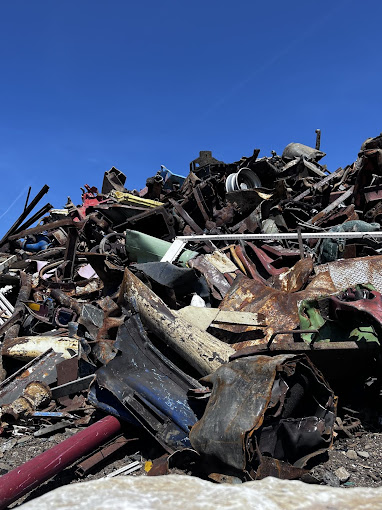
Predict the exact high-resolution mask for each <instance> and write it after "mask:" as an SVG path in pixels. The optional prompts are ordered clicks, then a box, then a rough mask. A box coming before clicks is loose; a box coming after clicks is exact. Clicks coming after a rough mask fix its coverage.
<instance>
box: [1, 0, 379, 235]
mask: <svg viewBox="0 0 382 510" xmlns="http://www.w3.org/2000/svg"><path fill="white" fill-rule="evenodd" d="M381 15H382V3H381V2H380V1H377V0H364V1H363V2H359V1H355V0H353V1H352V0H347V1H334V0H332V1H327V0H322V1H321V2H310V1H307V0H305V1H302V0H290V1H288V2H286V1H279V0H275V1H268V2H253V1H249V0H247V1H242V0H236V1H235V2H233V1H230V2H228V1H226V0H219V1H218V0H204V1H200V0H193V1H192V2H185V1H182V0H177V1H175V0H162V1H161V2H158V1H153V0H146V1H142V2H129V1H127V0H126V1H125V0H107V1H106V0H102V1H101V0H77V1H73V0H67V1H66V2H56V1H52V0H33V1H30V0H12V1H7V2H5V1H2V2H0V64H1V79H0V91H1V94H0V98H1V99H0V100H1V109H0V171H1V177H2V196H1V202H0V232H4V231H6V230H7V229H8V227H9V226H10V225H11V224H12V223H13V221H14V220H15V219H16V218H17V216H18V215H19V214H20V212H21V209H22V207H23V203H24V200H25V196H26V192H27V189H28V186H30V185H31V186H32V195H33V194H35V193H37V191H38V190H39V189H40V188H41V187H42V185H43V184H45V183H46V184H48V185H49V186H50V187H51V189H50V191H49V193H48V195H47V200H49V201H50V202H51V203H52V204H53V205H54V206H55V207H61V206H62V205H64V203H65V202H66V198H67V196H68V195H70V196H71V197H72V199H73V201H74V202H75V203H79V202H80V189H79V188H80V186H83V185H84V184H85V183H87V184H90V185H96V186H99V187H101V184H102V178H103V173H104V171H105V170H108V169H109V168H110V167H111V166H113V165H114V166H116V167H117V168H119V169H120V170H122V171H123V172H125V173H126V175H127V187H128V188H130V189H133V188H137V189H140V188H142V187H143V186H144V185H145V181H146V178H147V177H149V176H152V175H154V174H155V173H156V171H157V170H159V168H160V165H161V164H164V165H166V166H167V167H168V168H170V169H171V170H172V171H173V172H175V173H180V174H184V175H185V174H187V173H188V169H189V162H190V161H191V160H193V159H195V158H196V157H197V156H198V154H199V151H200V150H212V151H213V155H214V156H215V157H216V158H217V159H220V160H223V161H226V162H232V161H236V160H238V159H239V158H240V157H241V156H243V155H250V154H251V153H252V151H253V149H254V148H257V147H258V148H260V149H261V153H260V156H265V155H270V151H271V150H273V149H274V150H276V151H277V152H278V153H281V152H282V150H283V148H284V147H285V145H287V144H288V143H290V142H301V143H305V144H308V145H314V143H315V133H314V131H315V129H316V128H320V129H321V130H322V144H321V148H322V150H324V151H325V152H327V154H328V155H327V156H326V158H325V159H323V160H322V163H326V164H327V165H328V167H329V169H331V170H335V169H336V168H337V167H338V166H344V165H346V164H348V163H351V162H352V161H354V160H355V158H356V156H357V152H358V150H359V147H360V145H361V143H362V142H363V140H364V139H365V138H367V137H369V136H376V135H377V134H379V133H380V132H381V131H382V107H381V90H382V87H381V81H382V67H381V56H380V55H381V47H382V45H381V38H382V35H381V34H382V31H381V29H380V20H381ZM17 197H19V199H18V200H16V199H17ZM44 203H45V202H44V200H43V201H42V202H41V205H43V204H44ZM12 204H13V205H12Z"/></svg>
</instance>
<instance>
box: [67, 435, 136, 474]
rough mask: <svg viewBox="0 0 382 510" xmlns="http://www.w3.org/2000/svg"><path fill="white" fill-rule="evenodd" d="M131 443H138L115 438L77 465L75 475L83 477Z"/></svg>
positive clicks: (123, 438) (134, 439)
mask: <svg viewBox="0 0 382 510" xmlns="http://www.w3.org/2000/svg"><path fill="white" fill-rule="evenodd" d="M133 441H138V438H132V439H127V438H126V437H123V436H120V437H117V438H116V439H114V440H113V441H112V443H109V444H108V445H107V446H104V447H103V448H102V449H101V450H99V451H98V452H96V453H95V454H94V455H91V456H90V457H88V458H87V459H85V460H83V461H82V462H80V463H79V464H78V465H77V469H76V474H77V475H79V476H85V475H87V474H88V473H89V471H91V470H92V469H93V468H94V467H95V466H97V465H98V464H100V463H101V462H104V461H105V459H107V458H108V457H110V455H113V454H114V453H116V452H117V451H118V450H120V449H121V448H124V447H125V446H126V445H129V444H130V443H132V442H133Z"/></svg>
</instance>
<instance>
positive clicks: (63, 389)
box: [52, 374, 95, 400]
mask: <svg viewBox="0 0 382 510" xmlns="http://www.w3.org/2000/svg"><path fill="white" fill-rule="evenodd" d="M94 378H95V375H94V374H93V375H87V376H86V377H82V378H81V379H76V380H75V381H71V382H68V383H65V384H61V386H56V387H55V388H52V398H53V399H54V400H56V399H58V398H61V397H66V396H68V395H72V394H73V393H79V392H80V391H83V390H87V389H88V388H89V386H90V384H91V383H92V381H93V380H94Z"/></svg>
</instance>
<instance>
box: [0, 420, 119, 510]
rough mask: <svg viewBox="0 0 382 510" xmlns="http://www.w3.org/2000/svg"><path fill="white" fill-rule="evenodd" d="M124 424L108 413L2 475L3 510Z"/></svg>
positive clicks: (0, 496) (0, 494)
mask: <svg viewBox="0 0 382 510" xmlns="http://www.w3.org/2000/svg"><path fill="white" fill-rule="evenodd" d="M120 428H121V424H120V422H119V421H118V420H117V418H115V417H114V416H107V417H106V418H102V420H100V421H97V422H96V423H94V424H93V425H90V427H87V428H86V429H85V430H81V432H78V433H77V434H75V435H74V436H72V437H70V438H69V439H66V440H65V441H63V442H62V443H60V444H58V445H56V446H54V447H53V448H51V449H50V450H47V451H46V452H44V453H41V454H40V455H37V457H35V458H34V459H31V460H29V461H28V462H25V464H22V465H21V466H19V467H17V468H15V469H12V471H10V472H9V473H7V474H5V475H3V476H2V477H1V478H0V510H4V509H5V508H6V507H7V506H8V505H10V504H11V503H13V502H14V501H16V500H17V499H19V498H21V496H23V495H24V494H27V493H28V492H30V491H31V490H32V489H34V488H35V487H38V486H39V485H41V484H42V483H43V482H45V481H46V480H49V478H52V477H53V476H54V475H56V474H57V473H60V472H61V471H63V470H64V469H65V468H66V467H67V466H69V465H70V464H72V463H73V462H74V461H76V460H77V459H79V458H80V457H83V456H84V455H86V454H87V453H89V452H91V451H93V450H94V449H95V448H97V447H98V446H99V445H100V444H101V443H103V442H104V441H106V439H108V438H110V437H111V436H112V435H114V434H116V433H117V432H118V431H119V430H120Z"/></svg>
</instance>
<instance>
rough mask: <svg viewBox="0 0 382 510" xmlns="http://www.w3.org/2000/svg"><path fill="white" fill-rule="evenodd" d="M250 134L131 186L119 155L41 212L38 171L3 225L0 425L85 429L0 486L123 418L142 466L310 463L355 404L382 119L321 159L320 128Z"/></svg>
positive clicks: (11, 487) (373, 262) (371, 327)
mask: <svg viewBox="0 0 382 510" xmlns="http://www.w3.org/2000/svg"><path fill="white" fill-rule="evenodd" d="M259 153H260V150H258V149H256V150H254V152H253V154H252V155H251V156H249V157H242V158H241V159H239V160H238V161H236V162H234V163H224V162H223V161H219V160H217V159H215V158H214V157H212V154H211V152H208V151H202V152H200V156H199V157H198V158H197V159H195V160H194V161H192V162H191V164H190V171H189V173H188V174H187V175H186V176H183V175H178V174H175V173H173V172H171V171H170V170H168V169H167V168H166V167H165V166H163V165H162V166H161V168H160V170H159V171H158V172H157V173H156V174H155V175H154V176H152V177H149V178H148V179H147V182H146V186H145V188H143V189H142V190H141V191H139V192H138V191H136V190H130V189H128V187H127V186H128V178H127V176H126V175H124V174H123V173H122V172H121V171H119V170H117V169H116V168H114V167H113V168H111V170H109V171H107V172H106V173H105V175H104V179H103V184H102V188H101V190H100V191H99V189H98V188H96V187H94V186H93V187H91V186H89V185H85V187H84V189H82V203H81V204H80V205H77V206H76V205H74V203H73V202H72V201H71V200H70V199H69V200H68V203H67V204H66V205H65V207H63V208H62V209H54V208H53V207H52V205H51V204H49V203H48V204H46V205H45V206H43V207H42V208H40V209H39V210H38V211H37V212H35V213H34V214H33V211H34V209H35V207H36V206H37V204H39V202H40V201H41V199H42V197H43V196H44V195H45V194H46V192H47V191H48V189H49V188H48V186H44V187H43V188H42V190H41V191H40V192H39V193H38V194H37V195H36V197H35V198H34V199H33V200H31V201H30V203H29V194H28V199H27V203H26V204H25V207H24V210H23V212H22V214H21V215H20V217H19V219H18V220H17V221H16V222H15V223H14V225H13V226H12V227H11V228H10V229H9V231H8V232H7V233H6V234H5V235H4V237H3V238H2V239H1V241H0V252H1V254H0V257H1V260H0V271H1V273H0V309H1V316H0V335H1V344H0V345H1V357H0V360H1V363H0V431H1V434H2V435H3V437H12V434H14V433H15V430H17V427H20V426H22V427H25V430H27V431H28V432H27V433H29V434H34V435H35V437H39V436H43V435H48V434H49V433H51V432H52V431H56V430H59V429H60V428H61V429H62V428H65V427H66V428H67V427H72V428H75V427H79V426H81V427H85V429H84V430H82V431H81V432H79V433H78V434H85V436H81V438H79V439H78V440H77V442H76V445H77V446H76V447H75V448H71V449H70V451H71V452H72V453H71V454H70V455H69V456H68V451H69V450H68V448H67V447H66V445H64V444H62V445H59V446H60V448H58V449H57V450H55V451H54V452H53V450H54V449H53V450H52V451H50V453H49V451H48V452H45V454H43V455H48V457H44V459H45V460H44V459H43V460H42V459H38V458H36V459H33V460H31V461H29V462H28V463H27V464H24V465H23V466H22V469H19V470H18V473H19V474H18V475H17V476H18V477H19V478H17V481H16V482H15V476H16V475H15V473H14V472H12V471H11V472H9V473H7V474H5V475H4V476H3V477H2V479H1V481H2V483H1V484H0V486H1V487H2V488H0V496H1V497H0V500H1V501H5V503H4V504H3V505H6V504H9V503H10V502H12V501H14V500H15V499H16V498H17V497H20V495H21V494H24V493H25V492H27V491H30V490H31V488H33V487H35V486H37V485H39V484H41V483H42V482H43V481H44V480H46V479H48V478H50V477H51V476H53V475H54V474H55V473H56V472H57V466H56V468H55V470H53V471H52V470H51V469H48V468H47V469H44V470H41V472H40V471H39V470H37V471H36V465H37V464H38V465H41V462H45V463H46V465H51V464H52V463H49V462H47V461H46V459H48V458H49V459H51V457H52V456H54V457H55V458H57V459H59V464H60V467H59V468H58V469H63V468H64V467H65V466H67V465H70V464H73V463H75V462H77V463H79V468H78V470H79V471H81V469H82V470H84V469H85V468H84V465H86V466H88V465H93V464H96V462H97V461H96V459H94V460H93V459H92V460H91V461H89V462H90V464H89V462H88V461H84V457H85V456H86V455H89V454H92V453H94V450H95V449H96V448H97V447H99V445H100V444H102V442H104V441H106V439H108V438H110V437H113V436H114V435H115V434H117V433H120V430H121V428H122V430H123V429H124V427H125V424H126V423H128V424H129V426H130V427H131V426H132V427H133V428H134V427H135V428H136V429H137V430H142V431H146V432H144V433H148V434H149V435H151V436H152V437H153V438H154V440H155V444H157V448H158V450H157V457H158V460H156V461H155V460H154V462H153V465H152V468H151V470H150V471H149V474H152V475H153V474H163V473H167V472H169V471H171V469H172V468H173V467H176V468H178V469H185V470H187V472H191V473H192V474H195V475H196V476H200V477H202V478H209V479H211V480H214V481H216V482H221V481H224V482H232V483H235V482H244V481H248V480H257V479H261V478H264V477H266V476H268V475H273V476H278V477H281V478H289V479H291V478H300V479H303V480H304V479H306V477H307V476H309V470H310V468H311V467H312V466H313V465H314V464H315V463H317V462H319V461H320V460H319V459H320V456H319V455H320V454H322V453H323V452H325V451H327V450H328V449H329V448H330V447H331V445H332V442H333V437H334V436H335V435H336V434H338V423H339V422H338V418H337V420H336V417H337V412H338V413H341V409H342V406H344V405H347V404H348V403H349V402H351V404H352V406H353V408H354V406H357V405H358V406H361V405H364V403H365V402H366V400H363V399H362V398H360V397H359V395H360V391H361V390H362V389H363V388H364V387H365V381H366V380H368V381H369V383H370V381H372V382H373V381H374V382H375V384H377V385H378V384H379V373H380V366H379V363H380V359H381V356H380V338H381V337H382V295H381V292H382V278H381V276H380V275H381V273H382V254H381V250H382V231H381V221H382V135H380V136H378V137H376V138H371V139H368V140H366V141H365V142H364V144H363V145H362V147H361V150H360V152H359V154H358V158H357V160H356V161H355V163H353V164H352V165H348V166H346V167H344V168H338V169H337V170H335V171H332V172H330V171H329V170H328V169H327V168H326V166H323V165H322V164H321V159H322V158H323V157H324V156H325V153H324V152H322V151H321V150H320V132H319V130H317V140H316V147H315V148H312V147H308V146H306V145H302V144H300V143H291V144H289V145H288V146H287V147H286V148H285V149H284V151H283V153H282V154H281V155H278V154H276V153H274V152H272V156H271V157H259ZM31 214H33V215H32V216H30V215H31ZM36 222H38V224H37V226H32V225H33V224H35V223H36ZM355 368H356V370H355ZM371 386H373V384H371ZM368 387H370V384H369V385H368ZM355 395H357V396H358V397H357V398H358V400H357V399H356V398H355ZM337 397H339V400H338V398H337ZM337 401H338V405H337ZM374 405H377V401H374ZM100 415H103V416H104V417H103V418H102V419H101V420H99V417H100ZM341 423H342V422H341ZM336 427H337V432H335V428H336ZM129 430H131V428H130V429H129ZM86 431H88V434H87V435H86ZM94 431H96V432H97V433H96V436H97V437H98V439H97V441H96V442H94V441H93V440H89V437H95V435H94V434H95V433H94ZM76 437H77V436H76V435H75V436H73V438H71V439H70V440H71V441H73V440H75V439H74V438H76ZM126 441H128V438H126V437H125V438H124V439H122V443H123V444H126ZM78 444H81V447H79V446H78ZM108 448H109V450H108V452H109V453H108V454H107V455H112V453H113V452H114V451H116V450H117V449H118V447H117V446H115V445H114V446H113V447H112V448H111V449H110V446H109V447H108ZM163 454H164V455H163ZM49 455H50V457H49ZM95 455H96V454H95ZM107 455H106V456H107ZM96 456H97V455H96ZM64 457H65V458H64ZM101 458H104V456H102V455H101ZM31 463H32V464H31ZM33 463H35V464H33ZM36 463H37V464H36ZM84 463H85V464H84ZM92 463H93V464H92ZM86 469H88V468H86ZM77 472H78V471H77ZM20 473H24V476H25V477H29V482H28V483H24V481H23V479H20V476H22V474H20ZM31 473H33V477H32V478H33V479H34V481H33V483H31V482H30V479H31ZM0 508H5V506H1V504H0Z"/></svg>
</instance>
